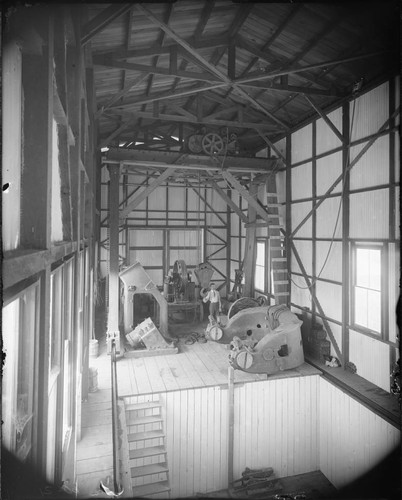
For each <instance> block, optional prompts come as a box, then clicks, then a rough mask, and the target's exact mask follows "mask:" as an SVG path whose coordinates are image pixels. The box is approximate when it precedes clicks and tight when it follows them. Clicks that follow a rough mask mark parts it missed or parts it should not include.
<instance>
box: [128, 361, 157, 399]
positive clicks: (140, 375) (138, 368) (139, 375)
mask: <svg viewBox="0 0 402 500" xmlns="http://www.w3.org/2000/svg"><path fill="white" fill-rule="evenodd" d="M132 361H133V367H134V373H135V380H136V382H137V387H138V394H150V393H152V387H151V384H150V381H149V378H148V373H147V370H146V368H145V362H144V359H142V358H137V359H133V360H132Z"/></svg>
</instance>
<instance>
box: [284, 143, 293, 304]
mask: <svg viewBox="0 0 402 500" xmlns="http://www.w3.org/2000/svg"><path fill="white" fill-rule="evenodd" d="M291 233H292V136H291V134H287V135H286V235H287V236H286V240H285V251H286V267H287V269H288V273H289V276H290V278H291V273H292V269H291V265H290V263H291V251H292V250H291V241H290V238H291V236H290V235H291ZM291 302H292V282H291V281H290V280H289V295H288V303H287V305H288V307H290V304H291Z"/></svg>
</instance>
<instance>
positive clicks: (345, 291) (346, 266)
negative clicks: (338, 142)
mask: <svg viewBox="0 0 402 500" xmlns="http://www.w3.org/2000/svg"><path fill="white" fill-rule="evenodd" d="M342 112H343V114H342V132H343V136H344V137H345V139H346V140H345V142H344V145H343V148H342V169H343V173H344V177H343V186H342V188H343V191H342V198H343V199H342V346H341V351H342V356H343V363H342V364H343V369H344V370H345V369H346V363H347V362H348V361H349V327H348V325H349V297H350V283H349V281H350V277H349V276H350V250H349V171H348V170H347V168H348V165H349V163H350V157H349V155H350V141H351V140H352V138H351V136H350V132H349V128H350V118H349V103H348V102H347V103H345V104H344V105H343V107H342Z"/></svg>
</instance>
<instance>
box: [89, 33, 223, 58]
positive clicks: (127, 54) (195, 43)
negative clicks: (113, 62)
mask: <svg viewBox="0 0 402 500" xmlns="http://www.w3.org/2000/svg"><path fill="white" fill-rule="evenodd" d="M184 40H185V41H186V42H187V43H188V44H189V45H191V46H192V47H194V48H195V49H197V50H198V49H210V48H216V47H227V46H228V45H229V43H230V38H229V37H228V36H227V35H224V36H217V37H210V38H206V39H197V38H195V37H194V36H192V37H190V38H185V39H184ZM172 47H179V44H177V43H169V44H166V45H161V44H159V43H158V44H155V45H153V46H152V47H144V48H142V49H127V48H126V49H116V50H102V51H94V52H93V56H96V57H111V56H113V57H114V59H132V58H138V57H151V56H161V55H167V54H169V53H170V50H171V49H172Z"/></svg>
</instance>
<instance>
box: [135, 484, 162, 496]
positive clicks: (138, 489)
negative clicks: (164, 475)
mask: <svg viewBox="0 0 402 500" xmlns="http://www.w3.org/2000/svg"><path fill="white" fill-rule="evenodd" d="M167 491H170V487H169V482H168V481H160V482H159V483H149V484H144V485H143V486H133V494H134V497H135V498H140V497H147V496H150V495H156V494H157V493H164V492H167Z"/></svg>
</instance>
